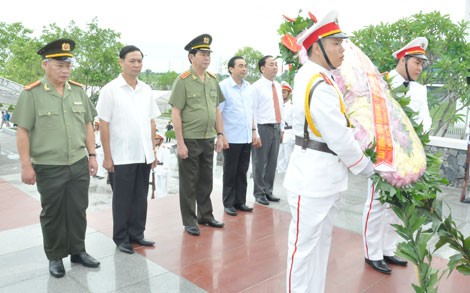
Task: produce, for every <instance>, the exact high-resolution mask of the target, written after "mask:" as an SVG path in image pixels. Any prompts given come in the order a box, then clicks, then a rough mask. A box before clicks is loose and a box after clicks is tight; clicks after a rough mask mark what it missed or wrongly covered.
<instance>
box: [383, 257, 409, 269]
mask: <svg viewBox="0 0 470 293" xmlns="http://www.w3.org/2000/svg"><path fill="white" fill-rule="evenodd" d="M384 261H385V262H386V263H388V264H392V265H397V266H402V267H406V266H407V265H408V262H407V261H406V260H404V259H401V258H399V257H397V256H394V255H392V256H386V255H384Z"/></svg>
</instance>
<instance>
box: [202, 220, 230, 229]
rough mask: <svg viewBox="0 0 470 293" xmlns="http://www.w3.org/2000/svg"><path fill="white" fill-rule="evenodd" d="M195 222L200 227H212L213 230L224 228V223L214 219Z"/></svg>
mask: <svg viewBox="0 0 470 293" xmlns="http://www.w3.org/2000/svg"><path fill="white" fill-rule="evenodd" d="M197 222H198V223H199V224H201V225H206V226H211V227H214V228H222V227H223V226H224V223H222V222H219V221H217V220H216V219H211V220H198V221H197Z"/></svg>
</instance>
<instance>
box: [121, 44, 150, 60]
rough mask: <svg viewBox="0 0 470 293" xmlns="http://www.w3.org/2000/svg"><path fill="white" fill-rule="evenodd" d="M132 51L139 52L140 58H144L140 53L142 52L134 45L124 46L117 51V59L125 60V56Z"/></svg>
mask: <svg viewBox="0 0 470 293" xmlns="http://www.w3.org/2000/svg"><path fill="white" fill-rule="evenodd" d="M134 51H139V52H140V54H141V55H142V58H144V53H142V51H140V49H139V48H137V47H136V46H134V45H129V46H125V47H124V48H122V49H121V51H119V58H121V59H126V55H127V54H129V53H130V52H134Z"/></svg>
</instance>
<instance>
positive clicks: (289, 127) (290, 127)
mask: <svg viewBox="0 0 470 293" xmlns="http://www.w3.org/2000/svg"><path fill="white" fill-rule="evenodd" d="M284 129H292V126H290V125H288V126H284Z"/></svg>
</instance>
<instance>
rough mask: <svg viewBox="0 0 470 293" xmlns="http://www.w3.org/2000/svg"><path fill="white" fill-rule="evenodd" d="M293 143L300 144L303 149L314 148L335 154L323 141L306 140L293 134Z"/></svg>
mask: <svg viewBox="0 0 470 293" xmlns="http://www.w3.org/2000/svg"><path fill="white" fill-rule="evenodd" d="M295 144H296V145H298V146H301V147H302V148H303V149H305V148H307V149H311V150H316V151H320V152H324V153H329V154H332V155H335V156H336V153H335V152H333V151H332V150H330V148H329V147H328V145H327V144H326V143H324V142H319V141H314V140H308V139H307V140H306V139H303V138H302V137H300V136H295Z"/></svg>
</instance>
